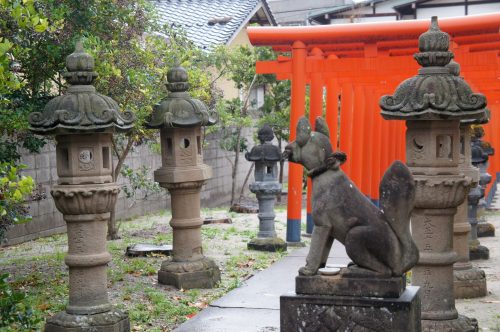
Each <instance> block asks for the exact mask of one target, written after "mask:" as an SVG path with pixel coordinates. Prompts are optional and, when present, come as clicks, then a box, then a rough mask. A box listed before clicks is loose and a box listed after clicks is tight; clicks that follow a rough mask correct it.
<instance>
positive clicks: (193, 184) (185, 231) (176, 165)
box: [147, 67, 220, 289]
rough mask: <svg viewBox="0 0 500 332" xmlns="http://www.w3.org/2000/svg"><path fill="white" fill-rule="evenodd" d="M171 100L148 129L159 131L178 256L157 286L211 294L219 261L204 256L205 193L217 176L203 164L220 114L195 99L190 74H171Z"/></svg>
mask: <svg viewBox="0 0 500 332" xmlns="http://www.w3.org/2000/svg"><path fill="white" fill-rule="evenodd" d="M167 79H168V83H167V88H168V90H169V94H168V96H167V98H165V99H164V100H163V101H162V102H161V103H160V104H158V105H156V106H155V107H154V111H153V113H152V114H151V116H150V118H149V120H148V123H147V126H148V127H149V128H159V129H160V140H161V157H162V167H161V168H159V169H158V170H156V171H155V172H154V178H155V181H157V182H159V184H160V186H162V187H164V188H166V189H167V190H168V191H169V192H170V200H171V206H172V219H171V220H170V226H172V229H173V244H172V246H173V253H172V254H173V255H172V258H171V259H168V260H166V261H164V262H163V263H162V265H161V269H160V271H158V282H159V283H163V284H167V285H173V286H175V287H177V288H183V289H190V288H212V287H214V286H215V285H216V284H217V282H219V280H220V271H219V268H218V267H217V265H216V264H215V262H214V261H212V260H211V259H209V258H206V257H205V256H204V255H203V246H202V243H201V242H202V241H201V226H202V225H203V219H202V218H201V216H200V191H201V187H202V186H203V185H204V184H205V181H206V180H208V179H209V178H210V177H211V176H212V169H211V167H210V166H208V165H206V164H204V163H203V153H202V140H201V137H202V133H201V126H207V125H213V124H215V123H216V121H217V114H216V113H215V112H213V111H211V110H208V108H207V107H206V105H205V104H203V102H201V101H200V100H198V99H195V98H192V97H191V96H190V95H189V93H188V92H187V90H188V88H189V84H188V75H187V71H186V70H185V69H184V68H182V67H176V68H172V69H170V70H169V71H168V73H167Z"/></svg>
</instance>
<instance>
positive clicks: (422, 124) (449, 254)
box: [380, 17, 486, 332]
mask: <svg viewBox="0 0 500 332" xmlns="http://www.w3.org/2000/svg"><path fill="white" fill-rule="evenodd" d="M448 48H449V36H448V34H446V33H444V32H442V31H441V30H440V29H439V27H438V24H437V17H433V18H432V21H431V26H430V29H429V30H428V31H427V32H425V33H423V34H422V35H421V36H420V38H419V51H420V52H419V53H416V54H415V59H416V60H417V62H418V63H419V64H420V65H421V66H422V67H423V68H421V69H420V70H419V72H418V75H416V76H414V77H411V78H409V79H407V80H405V81H404V82H402V83H401V84H400V85H399V86H398V87H397V89H396V91H395V93H394V95H392V96H383V97H382V98H381V99H380V107H381V108H382V116H383V117H384V118H385V119H388V120H405V121H406V126H407V130H406V162H407V164H408V166H409V168H410V170H411V172H412V174H413V177H414V179H415V186H416V198H415V208H414V210H413V212H412V216H411V224H412V225H411V226H412V236H413V238H414V240H415V243H416V244H417V246H418V248H419V252H420V259H419V261H418V263H417V265H416V266H415V267H414V268H413V271H412V284H414V285H417V286H420V287H421V291H422V331H429V332H430V331H476V330H477V322H476V321H475V320H473V319H469V318H467V317H465V316H461V315H459V314H458V312H457V310H456V309H455V297H454V294H453V264H454V263H455V262H456V261H457V259H458V255H457V253H456V252H454V251H453V218H454V216H455V213H456V212H457V207H458V206H459V205H460V204H461V203H462V202H463V201H464V199H465V198H466V195H467V191H468V188H469V186H470V183H471V179H470V178H468V177H466V176H465V175H464V174H463V173H462V172H461V171H460V169H459V167H458V165H459V160H460V128H459V127H460V120H463V119H477V118H480V117H482V116H484V113H485V109H484V108H485V106H486V98H485V97H484V96H483V95H481V94H475V93H473V92H472V91H471V89H470V87H469V86H468V84H467V83H466V82H465V81H464V79H463V78H461V77H460V76H455V75H453V74H452V73H450V70H449V69H448V68H447V67H446V65H447V64H448V63H449V62H450V60H451V59H452V58H453V53H451V52H449V51H448Z"/></svg>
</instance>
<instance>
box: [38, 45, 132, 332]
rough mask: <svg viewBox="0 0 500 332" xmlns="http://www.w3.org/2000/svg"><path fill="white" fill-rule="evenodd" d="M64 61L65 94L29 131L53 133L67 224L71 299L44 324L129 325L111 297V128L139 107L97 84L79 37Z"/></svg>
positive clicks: (79, 327)
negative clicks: (127, 107) (122, 105)
mask: <svg viewBox="0 0 500 332" xmlns="http://www.w3.org/2000/svg"><path fill="white" fill-rule="evenodd" d="M66 68H67V72H65V73H64V74H63V76H64V78H65V79H66V80H67V82H68V83H69V84H71V86H70V87H69V88H68V90H67V92H66V94H65V95H62V96H59V97H56V98H54V99H52V100H51V101H49V102H48V103H47V105H46V106H45V108H44V109H43V111H42V112H34V113H32V114H30V117H29V123H30V126H31V127H30V129H31V131H33V132H34V133H36V134H39V135H55V139H56V142H57V146H56V159H57V174H58V176H59V181H58V184H57V185H55V186H54V187H53V189H52V191H51V194H52V197H53V198H54V202H55V204H56V207H57V209H58V210H59V211H60V212H62V214H63V217H64V220H65V221H66V224H67V229H68V254H67V255H66V258H65V262H66V265H68V267H69V303H68V305H67V307H66V311H64V312H59V313H57V314H56V315H54V316H53V317H51V318H49V319H48V320H47V324H46V326H45V331H48V332H50V331H89V330H92V331H129V330H130V324H129V320H128V315H127V314H126V313H124V312H122V311H119V310H116V309H113V308H112V306H111V304H110V302H109V300H108V292H107V288H108V287H107V276H106V265H107V264H108V263H109V262H110V261H111V255H110V254H109V253H108V252H107V251H106V233H107V232H106V229H107V222H108V220H109V218H110V211H111V210H112V209H113V208H114V205H115V203H116V199H117V197H118V193H119V191H120V190H119V187H118V186H117V185H116V183H115V182H114V181H113V176H112V172H113V164H112V157H111V148H112V138H113V132H116V131H120V132H124V131H127V130H129V129H131V128H132V126H133V121H134V115H133V113H131V112H127V111H126V112H123V113H120V111H119V106H118V104H117V103H116V102H115V101H114V100H113V99H111V98H109V97H106V96H103V95H101V94H99V93H97V92H96V91H95V88H94V86H93V85H92V82H93V81H94V80H95V78H96V77H97V73H95V72H94V59H93V58H92V57H91V56H90V55H88V54H87V53H85V52H84V50H83V47H82V44H81V43H77V45H76V49H75V52H74V53H72V54H70V55H69V56H68V57H67V58H66Z"/></svg>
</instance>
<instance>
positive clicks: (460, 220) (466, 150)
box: [446, 60, 488, 299]
mask: <svg viewBox="0 0 500 332" xmlns="http://www.w3.org/2000/svg"><path fill="white" fill-rule="evenodd" d="M446 67H448V69H449V70H450V72H451V74H453V75H455V76H459V75H460V65H459V64H458V63H456V62H455V61H453V60H451V61H450V63H449V64H448V65H447V66H446ZM486 122H488V116H487V114H486V112H485V114H484V116H483V117H481V118H480V119H474V120H469V119H465V120H462V121H460V160H459V162H458V168H459V170H460V172H461V173H463V174H464V175H465V176H467V177H468V178H469V179H470V180H471V183H470V185H469V189H470V188H474V187H476V186H477V185H478V183H479V170H478V169H477V168H476V167H474V166H473V165H472V150H471V134H472V129H471V125H472V124H478V123H486ZM473 192H474V190H469V192H468V197H469V198H470V197H471V194H472V195H474V194H473ZM467 207H468V199H465V200H464V201H463V202H462V203H461V204H460V205H459V206H458V208H457V213H456V214H455V218H454V224H453V249H454V250H455V252H456V253H457V255H458V259H457V261H456V262H455V264H454V265H453V276H454V293H455V298H456V299H464V298H476V297H482V296H486V293H487V289H486V275H485V273H484V271H483V270H481V269H479V268H476V267H473V266H472V264H471V262H470V260H469V236H470V235H471V224H470V223H469V218H468V209H467Z"/></svg>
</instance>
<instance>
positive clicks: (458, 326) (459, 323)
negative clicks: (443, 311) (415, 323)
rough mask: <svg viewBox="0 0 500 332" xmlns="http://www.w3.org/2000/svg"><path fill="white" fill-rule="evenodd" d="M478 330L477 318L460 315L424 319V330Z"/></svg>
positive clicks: (433, 331) (475, 331)
mask: <svg viewBox="0 0 500 332" xmlns="http://www.w3.org/2000/svg"><path fill="white" fill-rule="evenodd" d="M439 331H449V332H477V331H478V325H477V320H476V319H475V318H468V317H465V316H462V315H458V318H457V319H452V320H426V319H422V332H439Z"/></svg>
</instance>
